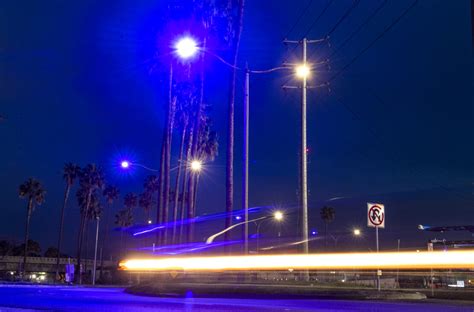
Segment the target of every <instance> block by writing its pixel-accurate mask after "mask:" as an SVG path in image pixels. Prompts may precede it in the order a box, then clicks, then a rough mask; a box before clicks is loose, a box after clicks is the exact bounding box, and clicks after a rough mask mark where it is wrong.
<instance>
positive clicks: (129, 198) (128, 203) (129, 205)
mask: <svg viewBox="0 0 474 312" xmlns="http://www.w3.org/2000/svg"><path fill="white" fill-rule="evenodd" d="M123 204H124V206H125V208H126V209H127V210H130V211H132V210H133V208H135V207H137V205H138V197H137V195H135V193H128V194H127V195H125V197H124V198H123Z"/></svg>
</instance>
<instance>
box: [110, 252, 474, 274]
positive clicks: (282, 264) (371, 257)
mask: <svg viewBox="0 0 474 312" xmlns="http://www.w3.org/2000/svg"><path fill="white" fill-rule="evenodd" d="M119 268H120V269H122V270H127V271H175V270H179V271H233V270H288V269H294V270H298V269H301V270H338V269H349V270H356V269H359V270H365V269H474V250H468V251H466V250H465V251H424V252H380V253H368V252H366V253H333V254H309V255H304V254H286V255H258V256H208V257H174V258H151V259H150V258H148V259H130V260H124V261H122V262H120V264H119Z"/></svg>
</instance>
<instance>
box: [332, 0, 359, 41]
mask: <svg viewBox="0 0 474 312" xmlns="http://www.w3.org/2000/svg"><path fill="white" fill-rule="evenodd" d="M359 3H360V0H355V1H354V2H352V5H351V6H350V7H349V9H348V10H347V11H346V13H344V15H343V16H342V17H341V18H340V19H339V20H338V21H337V23H336V24H335V25H334V26H333V27H332V28H331V30H330V31H329V32H328V33H327V34H326V37H329V36H331V35H332V34H333V33H334V31H336V29H337V28H338V27H339V25H341V23H342V22H343V21H344V20H345V19H346V18H347V17H348V16H349V15H350V14H351V13H352V11H353V10H354V9H355V8H356V7H357V6H358V5H359Z"/></svg>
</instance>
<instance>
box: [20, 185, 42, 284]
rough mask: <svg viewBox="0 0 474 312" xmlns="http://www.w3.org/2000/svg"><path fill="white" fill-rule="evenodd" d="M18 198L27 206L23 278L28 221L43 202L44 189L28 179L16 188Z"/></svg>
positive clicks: (28, 231) (24, 265) (26, 250)
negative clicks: (25, 200) (24, 199)
mask: <svg viewBox="0 0 474 312" xmlns="http://www.w3.org/2000/svg"><path fill="white" fill-rule="evenodd" d="M18 193H19V195H20V198H26V199H27V200H28V204H27V206H26V224H25V252H24V255H23V268H22V273H21V276H22V277H24V276H25V271H26V257H27V256H28V237H29V234H30V219H31V214H32V213H33V211H34V209H35V207H36V205H41V204H42V203H43V202H44V197H45V194H46V191H45V189H44V188H43V186H42V185H41V183H40V182H39V181H38V180H36V179H33V178H29V179H28V180H26V181H25V182H24V183H23V184H21V185H20V187H19V188H18Z"/></svg>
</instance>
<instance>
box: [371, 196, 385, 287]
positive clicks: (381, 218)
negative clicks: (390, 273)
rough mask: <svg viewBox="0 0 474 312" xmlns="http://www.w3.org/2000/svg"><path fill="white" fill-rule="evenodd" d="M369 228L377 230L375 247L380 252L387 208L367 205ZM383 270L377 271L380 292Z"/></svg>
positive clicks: (372, 204)
mask: <svg viewBox="0 0 474 312" xmlns="http://www.w3.org/2000/svg"><path fill="white" fill-rule="evenodd" d="M367 226H368V227H374V228H375V246H376V249H377V252H379V228H382V229H383V228H385V206H384V205H382V204H374V203H367ZM380 275H382V271H381V270H377V290H378V291H380Z"/></svg>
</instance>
